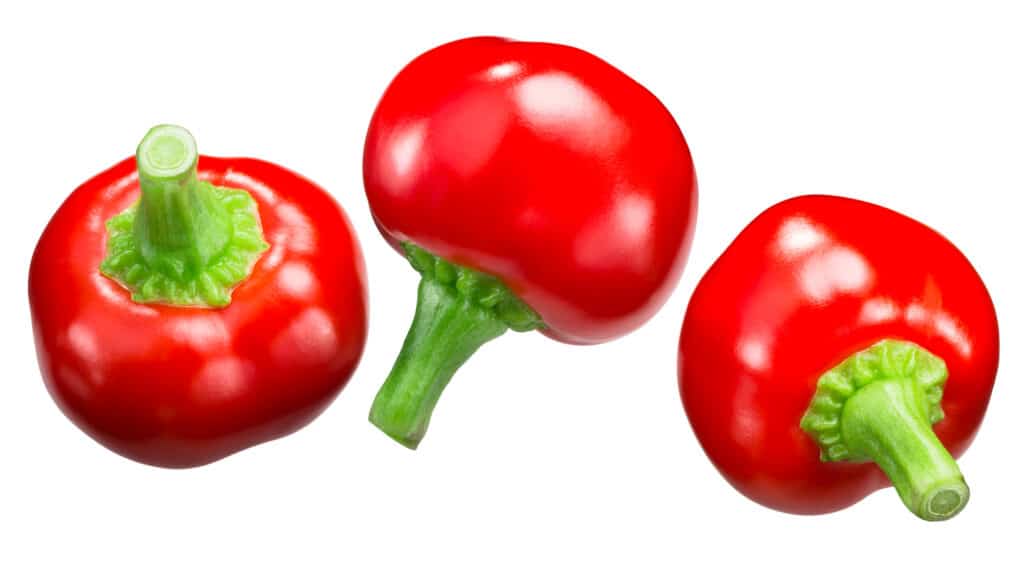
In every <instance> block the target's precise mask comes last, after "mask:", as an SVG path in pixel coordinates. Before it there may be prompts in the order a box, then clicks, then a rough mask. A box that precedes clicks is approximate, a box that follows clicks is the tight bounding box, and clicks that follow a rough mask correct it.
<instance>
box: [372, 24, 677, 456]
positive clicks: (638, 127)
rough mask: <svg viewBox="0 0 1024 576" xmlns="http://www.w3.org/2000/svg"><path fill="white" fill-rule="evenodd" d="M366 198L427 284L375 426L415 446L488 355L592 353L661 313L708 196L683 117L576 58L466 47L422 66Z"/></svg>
mask: <svg viewBox="0 0 1024 576" xmlns="http://www.w3.org/2000/svg"><path fill="white" fill-rule="evenodd" d="M363 170H364V180H365V184H366V193H367V196H368V198H369V202H370V208H371V209H372V211H373V215H374V218H375V219H376V222H377V224H378V226H379V228H380V229H381V231H382V233H383V234H384V236H385V237H386V238H387V240H388V241H389V242H390V243H391V244H392V245H393V246H394V247H395V248H396V249H397V250H399V251H402V252H404V253H405V254H406V256H407V257H408V258H409V259H410V261H411V262H412V264H413V266H414V267H415V268H416V269H417V270H418V271H419V272H420V273H421V274H422V275H423V282H421V284H420V289H419V305H418V307H417V313H416V318H415V320H414V322H413V325H412V328H411V329H410V331H409V336H408V337H407V339H406V342H405V345H404V347H403V349H402V352H401V354H400V355H399V358H398V361H397V362H396V364H395V367H394V369H393V370H392V372H391V374H390V376H389V377H388V379H387V381H386V382H385V384H384V386H383V387H382V389H381V391H380V393H379V394H378V396H377V399H376V401H375V402H374V406H373V409H372V410H371V416H370V418H371V420H372V421H373V422H374V423H375V424H376V425H377V426H379V427H380V428H381V429H383V430H384V431H385V432H386V433H388V434H389V435H391V436H392V437H393V438H395V439H396V440H398V441H399V442H401V443H403V444H405V445H406V446H409V447H415V446H416V444H417V443H418V442H419V441H420V439H421V438H422V435H423V433H424V431H425V429H426V426H427V422H428V420H429V417H430V411H431V410H432V408H433V406H434V403H435V402H436V401H437V398H438V396H439V395H440V393H441V390H442V389H443V388H444V386H445V384H446V383H447V382H448V380H449V379H450V378H451V376H452V374H453V373H454V372H455V370H456V369H457V368H458V367H459V365H461V364H462V362H464V361H465V360H466V359H468V358H469V356H470V355H471V354H472V353H473V352H474V351H475V350H476V349H477V348H478V347H479V346H480V345H482V344H483V343H484V342H486V341H488V340H490V339H492V338H495V337H497V336H498V335H500V334H502V333H504V332H505V331H506V330H507V329H508V328H512V329H513V330H519V331H522V330H530V329H534V328H536V329H540V330H541V331H542V332H543V333H544V334H546V335H547V336H550V337H552V338H555V339H558V340H562V341H565V342H571V343H577V344H593V343H598V342H604V341H606V340H610V339H612V338H615V337H618V336H621V335H623V334H626V333H628V332H630V331H631V330H634V329H635V328H637V327H638V326H640V325H641V324H643V323H644V322H645V321H646V320H647V319H648V318H650V317H651V316H652V315H653V314H654V313H655V311H656V310H657V309H658V308H659V307H660V306H661V304H662V303H663V302H664V300H665V299H666V298H667V296H668V295H669V293H670V292H671V290H672V289H673V287H674V286H675V284H676V281H677V279H678V276H679V274H680V272H681V270H682V267H683V265H684V263H685V260H686V255H687V253H688V251H689V244H690V238H691V235H692V232H693V224H694V217H695V213H696V203H697V193H696V183H695V179H694V173H693V164H692V161H691V159H690V153H689V150H688V148H687V146H686V142H685V140H684V139H683V135H682V133H681V132H680V130H679V127H678V126H677V125H676V123H675V121H674V120H673V118H672V116H671V114H669V112H668V111H667V110H666V109H665V107H664V106H663V105H662V104H661V103H660V102H659V101H658V100H657V98H655V97H654V95H652V94H651V93H650V92H648V91H647V90H646V89H645V88H644V87H642V86H641V85H640V84H638V83H636V82H635V81H634V80H632V79H630V78H629V77H628V76H626V75H625V74H623V73H622V72H620V71H619V70H617V69H615V68H614V67H612V66H610V65H609V64H607V63H606V62H604V61H602V60H600V59H598V58H596V57H595V56H593V55H591V54H588V53H586V52H583V51H581V50H578V49H575V48H571V47H568V46H561V45H556V44H543V43H531V42H515V41H510V40H505V39H501V38H470V39H464V40H460V41H456V42H452V43H450V44H446V45H443V46H441V47H439V48H435V49H434V50H431V51H429V52H427V53H425V54H423V55H421V56H420V57H418V58H417V59H415V60H414V61H413V62H412V63H411V64H409V65H408V66H407V67H406V68H405V69H404V70H402V71H401V73H400V74H399V75H398V76H397V77H396V78H395V79H394V80H393V81H392V83H391V85H390V86H389V87H388V89H387V91H386V92H385V94H384V96H383V97H382V98H381V100H380V103H379V105H378V106H377V109H376V112H375V113H374V116H373V119H372V121H371V124H370V128H369V133H368V135H367V138H366V148H365V156H364V162H363Z"/></svg>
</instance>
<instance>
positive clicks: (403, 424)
mask: <svg viewBox="0 0 1024 576" xmlns="http://www.w3.org/2000/svg"><path fill="white" fill-rule="evenodd" d="M404 248H405V251H406V255H407V257H408V258H409V262H410V263H411V264H412V265H413V268H415V269H416V270H418V271H419V272H420V274H421V275H422V279H421V280H420V285H419V293H418V299H417V302H416V315H415V317H414V318H413V322H412V326H411V327H410V328H409V332H408V335H407V336H406V338H405V342H404V344H403V345H402V351H401V352H400V353H399V355H398V359H397V360H396V361H395V364H394V366H393V367H392V369H391V373H390V374H389V375H388V377H387V379H386V380H385V381H384V384H383V385H382V386H381V388H380V391H379V392H378V393H377V397H376V398H375V399H374V401H373V407H372V408H371V409H370V421H371V422H372V423H373V424H374V425H375V426H377V427H378V428H380V429H381V430H382V431H384V432H385V433H386V434H387V435H388V436H391V437H392V438H394V439H395V440H397V441H398V442H399V443H401V444H402V445H403V446H406V447H407V448H411V449H415V448H416V447H417V446H418V445H419V443H420V440H422V439H423V435H424V434H425V433H426V430H427V425H428V424H429V423H430V415H431V413H432V412H433V410H434V407H435V406H436V405H437V401H438V399H439V398H440V397H441V392H443V391H444V389H445V386H447V384H448V382H449V381H450V380H451V378H452V376H453V375H454V374H455V372H456V370H458V369H459V367H460V366H462V364H463V363H465V362H466V360H468V359H469V357H470V356H472V355H473V353H474V352H476V351H477V350H478V349H479V348H480V346H482V345H483V344H485V343H486V342H489V341H491V340H493V339H495V338H497V337H498V336H501V335H502V334H504V333H505V332H506V331H507V330H508V329H509V328H511V329H512V330H515V331H526V330H532V329H534V328H539V327H541V326H542V323H541V321H540V317H539V316H537V314H536V313H535V312H533V310H531V309H530V308H529V307H528V306H526V304H524V303H523V302H522V301H521V300H519V299H518V298H517V297H516V296H515V295H514V294H512V292H511V291H510V290H509V289H508V288H507V287H506V286H505V285H504V284H502V283H501V282H500V281H499V280H498V279H496V278H494V277H492V276H489V275H486V274H482V273H480V272H476V271H473V270H470V269H468V268H463V267H459V266H454V265H452V264H450V263H448V262H447V261H445V260H443V259H441V258H438V257H436V256H434V255H433V254H430V253H429V252H427V251H425V250H423V249H421V248H419V247H417V246H415V245H413V244H406V245H404Z"/></svg>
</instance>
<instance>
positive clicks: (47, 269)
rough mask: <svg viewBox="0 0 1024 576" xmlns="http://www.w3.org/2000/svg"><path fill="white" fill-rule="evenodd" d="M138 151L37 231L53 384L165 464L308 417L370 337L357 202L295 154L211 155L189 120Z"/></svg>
mask: <svg viewBox="0 0 1024 576" xmlns="http://www.w3.org/2000/svg"><path fill="white" fill-rule="evenodd" d="M137 159H138V160H137V161H138V171H136V159H135V158H129V159H126V160H124V161H122V162H120V163H118V164H116V165H115V166H113V167H112V168H110V169H109V170H107V171H105V172H103V173H101V174H99V175H98V176H96V177H95V178H93V179H91V180H89V181H88V182H86V183H85V184H83V185H81V186H80V187H79V188H78V189H77V190H75V191H74V193H72V194H71V196H70V197H69V198H68V199H67V200H66V201H65V202H64V204H63V205H62V206H61V207H60V209H59V210H58V211H57V213H56V214H55V215H54V217H53V219H52V220H51V221H50V223H49V225H48V226H47V228H46V230H45V232H43V235H42V237H41V238H40V240H39V244H38V246H37V247H36V251H35V254H34V256H33V258H32V266H31V271H30V273H29V298H30V301H31V308H32V318H33V327H34V330H35V337H36V349H37V353H38V357H39V365H40V368H41V370H42V373H43V378H44V380H45V381H46V384H47V387H48V388H49V391H50V393H51V395H52V396H53V398H54V399H55V400H56V402H57V404H58V405H59V406H60V408H61V409H62V410H63V411H64V412H65V414H67V416H68V417H69V418H71V420H73V421H74V422H75V424H77V425H78V426H79V427H80V428H82V430H84V431H85V432H87V433H88V434H89V435H90V436H92V437H93V438H95V439H96V440H97V441H99V442H100V443H102V444H103V445H105V446H107V447H108V448H110V449H111V450H114V451H115V452H117V453H119V454H121V455H123V456H127V457H128V458H132V459H135V460H138V461H140V462H145V463H148V464H153V465H159V466H168V467H186V466H196V465H201V464H205V463H208V462H211V461H214V460H217V459H219V458H222V457H224V456H227V455H229V454H231V453H233V452H236V451H238V450H241V449H244V448H246V447H249V446H252V445H254V444H257V443H260V442H264V441H266V440H270V439H273V438H277V437H279V436H283V435H285V434H288V433H290V432H292V431H295V430H297V429H298V428H301V427H302V426H304V425H305V424H306V423H308V422H310V421H311V420H312V419H313V418H314V417H315V416H316V415H317V414H319V413H320V412H321V411H322V410H323V409H324V408H326V406H327V405H328V404H329V403H330V401H331V400H332V399H333V398H334V397H335V396H336V395H337V394H338V392H339V391H340V390H341V388H342V387H343V386H344V385H345V383H346V381H347V380H348V378H349V376H350V375H351V374H352V372H353V370H354V369H355V367H356V364H357V363H358V361H359V358H360V355H361V353H362V349H363V343H364V341H365V338H366V321H367V320H366V290H365V280H364V272H363V263H362V256H361V254H360V250H359V246H358V243H357V241H356V238H355V236H354V235H353V232H352V229H351V228H350V227H349V224H348V221H347V220H346V218H345V215H344V214H343V212H342V211H341V209H340V208H339V207H338V205H337V204H336V203H335V202H334V201H333V200H332V199H331V197H330V196H328V195H327V194H326V193H325V192H324V191H323V190H322V189H320V188H319V187H317V186H316V185H315V184H313V183H312V182H310V181H308V180H306V179H304V178H302V177H301V176H298V175H297V174H294V173H292V172H290V171H288V170H286V169H284V168H281V167H280V166H276V165H274V164H270V163H267V162H263V161H260V160H253V159H245V158H213V157H208V156H198V155H197V154H196V152H195V142H194V141H193V140H192V138H191V135H189V134H188V132H186V131H185V130H184V129H182V128H178V127H174V126H158V127H157V128H154V129H153V130H152V131H150V133H149V134H147V136H146V138H145V139H144V140H143V142H142V144H140V146H139V150H138V154H137ZM197 159H198V179H197ZM140 189H141V190H140ZM140 191H141V196H140ZM140 197H141V200H140ZM257 208H258V211H257Z"/></svg>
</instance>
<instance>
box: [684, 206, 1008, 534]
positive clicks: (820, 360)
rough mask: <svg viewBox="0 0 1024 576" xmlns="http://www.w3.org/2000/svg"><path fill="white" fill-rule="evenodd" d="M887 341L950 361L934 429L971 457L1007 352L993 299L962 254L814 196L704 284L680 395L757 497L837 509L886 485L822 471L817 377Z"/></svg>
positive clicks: (750, 235)
mask: <svg viewBox="0 0 1024 576" xmlns="http://www.w3.org/2000/svg"><path fill="white" fill-rule="evenodd" d="M885 338H895V339H901V340H906V341H910V342H913V343H916V344H918V345H919V346H922V347H924V348H925V349H927V350H929V351H931V352H932V353H934V354H936V355H937V356H939V357H940V358H942V359H943V360H944V361H945V363H946V366H947V368H948V370H949V379H948V381H947V383H946V387H945V393H944V395H943V397H942V407H943V409H944V411H945V418H944V419H943V420H942V421H940V422H939V423H937V424H936V425H935V426H934V430H935V433H936V435H937V436H938V438H939V439H940V440H941V441H942V443H943V445H944V446H945V447H946V448H947V449H948V450H949V452H950V453H951V454H953V455H954V456H959V455H960V454H961V453H962V452H963V451H964V450H965V449H966V448H967V446H968V444H970V442H971V440H972V438H973V437H974V434H975V432H976V431H977V429H978V426H979V425H980V424H981V420H982V417H983V416H984V413H985V409H986V407H987V405H988V401H989V396H990V394H991V391H992V385H993V382H994V380H995V374H996V367H997V364H998V350H999V335H998V328H997V324H996V315H995V309H994V307H993V304H992V300H991V298H990V297H989V294H988V292H987V291H986V289H985V286H984V284H983V283H982V281H981V278H980V277H979V276H978V274H977V272H976V271H975V270H974V268H973V267H972V266H971V264H970V263H969V262H968V261H967V259H966V258H965V257H964V256H963V254H961V253H960V252H959V251H958V250H957V249H956V247H954V246H953V245H952V244H951V243H950V242H949V241H948V240H946V239H945V238H943V237H942V236H941V235H939V234H938V233H937V232H935V231H933V230H931V229H930V228H928V227H926V226H924V225H923V224H920V223H918V222H916V221H914V220H911V219H910V218H907V217H905V216H903V215H900V214H898V213H896V212H893V211H891V210H888V209H885V208H882V207H879V206H876V205H872V204H868V203H865V202H860V201H856V200H850V199H845V198H837V197H828V196H804V197H798V198H794V199H791V200H788V201H785V202H782V203H780V204H777V205H775V206H773V207H772V208H769V209H768V210H766V211H765V212H763V213H762V214H761V215H760V216H758V217H757V218H756V219H755V220H754V221H753V222H752V223H751V224H750V225H749V226H748V227H747V228H746V229H744V230H743V232H741V233H740V235H739V236H738V237H737V239H736V240H735V241H734V242H733V243H732V244H731V245H730V246H729V247H728V249H726V251H725V253H724V254H722V256H721V257H720V258H719V259H718V260H717V261H716V262H715V264H714V265H713V266H712V267H711V269H710V270H709V271H708V272H707V274H706V275H705V276H704V278H703V279H702V280H701V282H700V283H699V285H698V286H697V288H696V291H695V292H694V294H693V297H692V300H691V302H690V304H689V308H688V309H687V312H686V318H685V321H684V324H683V328H682V334H681V337H680V343H679V381H680V391H681V393H682V399H683V404H684V406H685V408H686V413H687V415H688V417H689V420H690V423H691V425H692V426H693V429H694V431H695V432H696V434H697V437H698V439H699V440H700V442H701V445H702V446H703V448H704V450H705V452H706V453H707V455H708V457H709V458H710V459H711V461H712V462H713V463H714V465H715V466H716V467H717V468H718V470H719V471H720V472H721V473H722V474H723V475H724V476H725V478H726V479H727V480H728V481H729V482H730V483H731V484H732V485H733V486H735V487H736V488H737V489H738V490H740V491H741V492H743V493H744V494H746V495H747V496H748V497H750V498H751V499H753V500H755V501H757V502H759V503H761V504H763V505H765V506H769V507H771V508H775V509H778V510H783V511H786V512H792V513H802V514H816V513H825V512H830V511H834V510H838V509H841V508H845V507H847V506H850V505H851V504H853V503H855V502H857V501H859V500H860V499H862V498H863V497H864V496H866V495H867V494H869V493H871V492H873V491H874V490H877V489H878V488H881V487H884V486H887V485H888V480H887V479H886V478H885V476H884V475H883V474H882V472H881V470H880V469H879V468H878V467H877V466H876V465H875V464H874V463H862V462H822V461H821V460H820V458H819V447H818V445H817V444H816V443H815V442H814V440H813V439H812V438H811V437H810V436H809V435H808V434H806V433H805V432H804V431H803V430H801V428H800V419H801V417H802V416H803V414H804V412H805V411H806V410H807V407H808V404H809V402H810V400H811V397H812V396H813V395H814V392H815V388H816V384H817V379H818V377H819V376H821V375H822V374H823V373H824V372H825V371H827V370H828V369H830V368H832V367H833V366H835V365H837V364H838V363H840V362H841V361H842V360H844V359H845V358H846V357H848V356H850V355H851V354H853V353H854V352H857V351H859V350H862V349H865V348H867V347H869V346H870V345H872V344H873V343H875V342H877V341H879V340H882V339H885Z"/></svg>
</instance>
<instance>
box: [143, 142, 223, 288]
mask: <svg viewBox="0 0 1024 576" xmlns="http://www.w3.org/2000/svg"><path fill="white" fill-rule="evenodd" d="M135 158H136V164H137V166H138V170H139V187H140V188H141V189H142V199H141V200H140V201H139V207H138V212H137V213H136V217H135V237H136V240H137V242H138V244H139V248H140V250H141V252H142V257H143V258H144V259H145V260H146V261H147V262H148V263H149V264H150V265H151V266H153V267H155V268H157V269H159V270H160V271H161V272H163V273H164V274H167V275H169V276H171V277H174V278H179V279H180V278H185V277H187V276H194V275H196V274H197V273H198V272H199V271H201V270H202V269H203V268H204V267H205V266H206V265H207V264H209V263H210V261H211V260H212V259H213V258H214V257H215V256H217V255H218V254H220V253H221V251H222V250H224V247H225V246H227V244H228V241H229V240H230V239H231V234H232V225H231V218H230V216H229V215H228V211H227V209H226V207H224V206H223V205H221V203H220V202H219V201H218V198H217V194H216V192H215V191H214V188H213V186H211V185H210V184H208V183H201V182H199V180H198V178H197V177H196V164H197V163H198V160H199V154H198V153H197V152H196V145H195V140H193V139H192V135H191V134H189V133H188V132H187V131H186V130H185V129H184V128H181V127H180V126H170V125H166V124H165V125H161V126H156V127H155V128H153V129H152V130H150V131H149V133H148V134H146V137H145V138H143V139H142V142H141V143H140V144H139V148H138V150H137V151H136V155H135Z"/></svg>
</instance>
